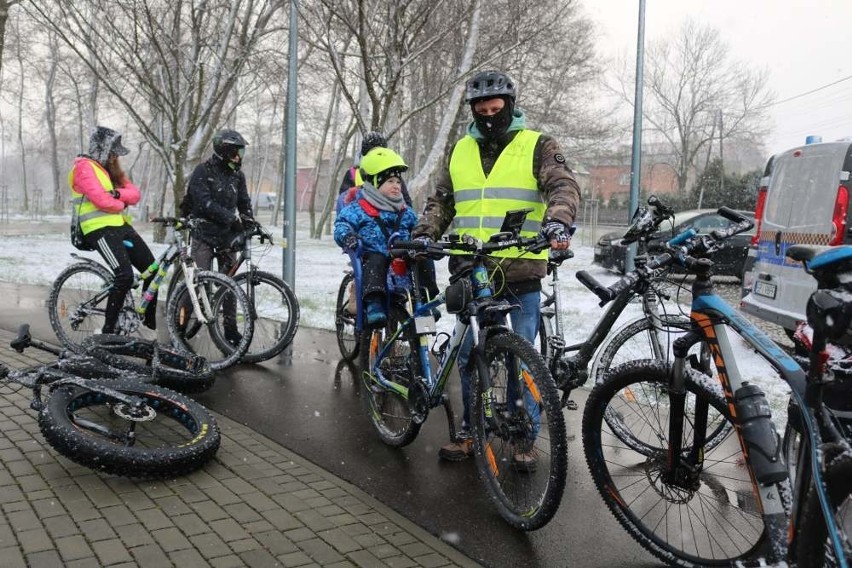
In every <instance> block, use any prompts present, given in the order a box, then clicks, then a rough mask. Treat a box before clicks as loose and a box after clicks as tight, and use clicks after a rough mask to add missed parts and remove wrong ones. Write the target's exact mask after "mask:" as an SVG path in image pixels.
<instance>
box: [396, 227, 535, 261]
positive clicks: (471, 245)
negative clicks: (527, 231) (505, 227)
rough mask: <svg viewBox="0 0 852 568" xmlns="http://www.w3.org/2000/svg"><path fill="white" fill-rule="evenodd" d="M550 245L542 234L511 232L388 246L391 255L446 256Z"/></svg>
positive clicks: (530, 250)
mask: <svg viewBox="0 0 852 568" xmlns="http://www.w3.org/2000/svg"><path fill="white" fill-rule="evenodd" d="M549 246H550V241H548V240H547V238H545V237H544V236H542V235H536V236H535V237H521V236H519V235H514V234H512V233H495V234H494V235H492V236H491V239H490V240H489V241H488V242H483V241H480V240H479V239H474V238H472V237H469V236H463V237H456V238H450V239H447V240H441V241H433V242H431V243H429V244H427V243H425V242H423V241H418V240H414V241H393V242H392V243H391V246H390V247H389V250H390V254H391V255H392V256H406V255H408V256H415V255H416V254H417V253H425V254H427V255H428V256H436V257H443V256H448V255H449V254H450V253H451V251H462V252H470V253H479V254H488V253H491V252H496V251H499V250H505V249H508V248H513V247H514V248H521V249H525V250H526V251H528V252H532V253H537V252H541V251H543V250H544V249H546V248H548V247H549Z"/></svg>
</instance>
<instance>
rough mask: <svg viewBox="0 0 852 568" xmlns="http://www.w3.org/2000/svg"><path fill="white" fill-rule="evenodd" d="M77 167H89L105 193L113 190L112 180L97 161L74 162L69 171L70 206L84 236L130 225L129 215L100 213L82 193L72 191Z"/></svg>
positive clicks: (88, 159)
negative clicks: (105, 229)
mask: <svg viewBox="0 0 852 568" xmlns="http://www.w3.org/2000/svg"><path fill="white" fill-rule="evenodd" d="M78 167H83V168H85V167H91V168H92V171H93V172H94V173H95V177H97V179H98V182H100V184H101V187H103V190H104V191H105V192H107V193H109V192H110V191H112V190H113V186H112V180H111V179H110V178H109V174H108V173H107V171H106V170H105V169H104V167H103V166H102V165H100V164H99V163H98V162H97V161H95V160H92V159H90V158H87V159H85V160H84V163H80V162H76V163H75V165H74V167H73V168H71V171H70V172H68V185H69V186H71V206H72V207H74V208H76V213H77V216H78V218H79V219H80V228H81V229H82V231H83V234H84V235H88V234H89V233H91V232H92V231H95V230H97V229H100V228H102V227H121V226H122V225H124V224H125V223H127V224H130V220H131V219H130V215H129V214H127V213H110V212H109V211H101V210H100V209H98V208H97V207H95V204H94V203H92V202H91V201H90V200H89V199H85V196H84V195H83V194H82V193H78V192H77V191H76V190H75V189H74V173H75V172H76V171H77V168H78Z"/></svg>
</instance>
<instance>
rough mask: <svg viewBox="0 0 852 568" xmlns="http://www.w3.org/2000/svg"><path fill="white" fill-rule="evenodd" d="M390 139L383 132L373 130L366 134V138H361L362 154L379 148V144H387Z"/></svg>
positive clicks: (364, 154)
mask: <svg viewBox="0 0 852 568" xmlns="http://www.w3.org/2000/svg"><path fill="white" fill-rule="evenodd" d="M387 145H388V141H387V139H386V138H385V135H384V134H382V133H381V132H376V131H371V132H368V133H366V134H365V135H364V139H363V140H361V155H362V156H366V155H367V152H369V151H370V150H372V149H373V148H378V147H379V146H387Z"/></svg>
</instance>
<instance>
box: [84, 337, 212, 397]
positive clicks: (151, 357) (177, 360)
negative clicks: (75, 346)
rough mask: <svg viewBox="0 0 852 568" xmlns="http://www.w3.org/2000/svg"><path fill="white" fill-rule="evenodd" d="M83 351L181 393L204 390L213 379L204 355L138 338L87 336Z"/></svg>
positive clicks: (111, 365) (210, 385)
mask: <svg viewBox="0 0 852 568" xmlns="http://www.w3.org/2000/svg"><path fill="white" fill-rule="evenodd" d="M83 352H84V353H85V354H86V355H90V356H92V357H94V358H95V359H97V360H99V361H101V362H103V363H105V364H107V365H109V366H110V367H114V368H116V369H122V370H125V371H130V372H131V373H134V374H136V375H139V376H142V377H146V378H150V381H151V382H152V383H154V384H156V385H159V386H161V387H166V388H170V389H174V390H176V391H178V392H182V393H198V392H203V391H206V390H208V389H209V388H210V387H212V386H213V383H214V382H215V381H216V376H215V374H214V373H213V370H212V369H210V365H208V364H207V361H205V360H204V358H203V357H199V356H198V355H194V354H186V353H183V352H180V351H178V350H177V349H175V348H173V347H170V346H167V345H160V344H159V343H157V342H156V341H151V340H148V339H142V338H140V337H128V336H126V335H114V334H108V333H107V334H96V335H90V336H89V337H87V338H86V339H84V340H83Z"/></svg>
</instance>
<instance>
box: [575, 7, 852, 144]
mask: <svg viewBox="0 0 852 568" xmlns="http://www.w3.org/2000/svg"><path fill="white" fill-rule="evenodd" d="M584 3H585V10H586V12H587V13H588V14H589V16H591V18H592V19H593V20H595V21H596V22H597V24H598V26H599V27H600V30H601V41H600V42H599V44H598V45H599V47H600V49H602V50H604V53H606V54H609V55H613V56H614V55H618V54H619V53H622V52H625V53H628V54H629V55H630V57H631V60H633V61H635V58H636V39H637V30H638V16H639V0H584ZM686 17H692V18H693V19H695V20H696V21H698V22H703V23H707V24H710V25H712V26H714V27H716V28H717V29H719V31H720V32H721V35H722V38H723V39H724V40H725V41H726V42H727V43H728V44H729V45H730V48H731V55H732V56H733V57H736V58H737V59H739V60H742V61H745V62H749V63H751V64H752V65H754V66H756V67H760V68H763V67H765V68H767V69H768V70H769V73H770V75H769V86H770V88H771V89H772V90H773V91H774V92H775V93H776V95H777V96H776V100H777V101H779V102H778V103H777V104H776V105H775V106H774V107H773V108H772V109H771V111H770V113H771V116H772V119H773V121H774V124H773V125H772V126H773V132H772V134H771V135H770V137H769V138H768V139H767V141H766V149H767V151H768V152H769V153H774V152H778V151H783V150H787V149H789V148H791V147H793V146H796V145H799V144H803V143H804V141H805V137H806V136H807V135H809V134H815V135H821V136H822V138H823V141H825V142H828V141H831V140H836V139H838V138H842V137H847V136H852V41H850V39H849V29H850V26H852V0H806V1H803V0H775V1H770V0H646V2H645V40H646V44H647V42H648V41H649V40H652V39H654V38H660V37H664V35H665V34H666V33H671V32H672V30H677V29H678V27H679V26H680V24H681V23H682V22H683V20H684V19H685V18H686ZM844 79H845V80H844ZM838 81H840V82H838ZM836 82H837V84H834V85H831V84H832V83H836ZM829 85H831V86H829ZM823 87H824V88H823ZM816 89H819V90H818V91H817V92H814V93H811V94H805V93H807V92H809V91H813V90H816ZM799 95H801V96H799ZM792 97H796V98H795V99H793V100H790V101H788V102H780V101H785V100H787V99H790V98H792Z"/></svg>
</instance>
